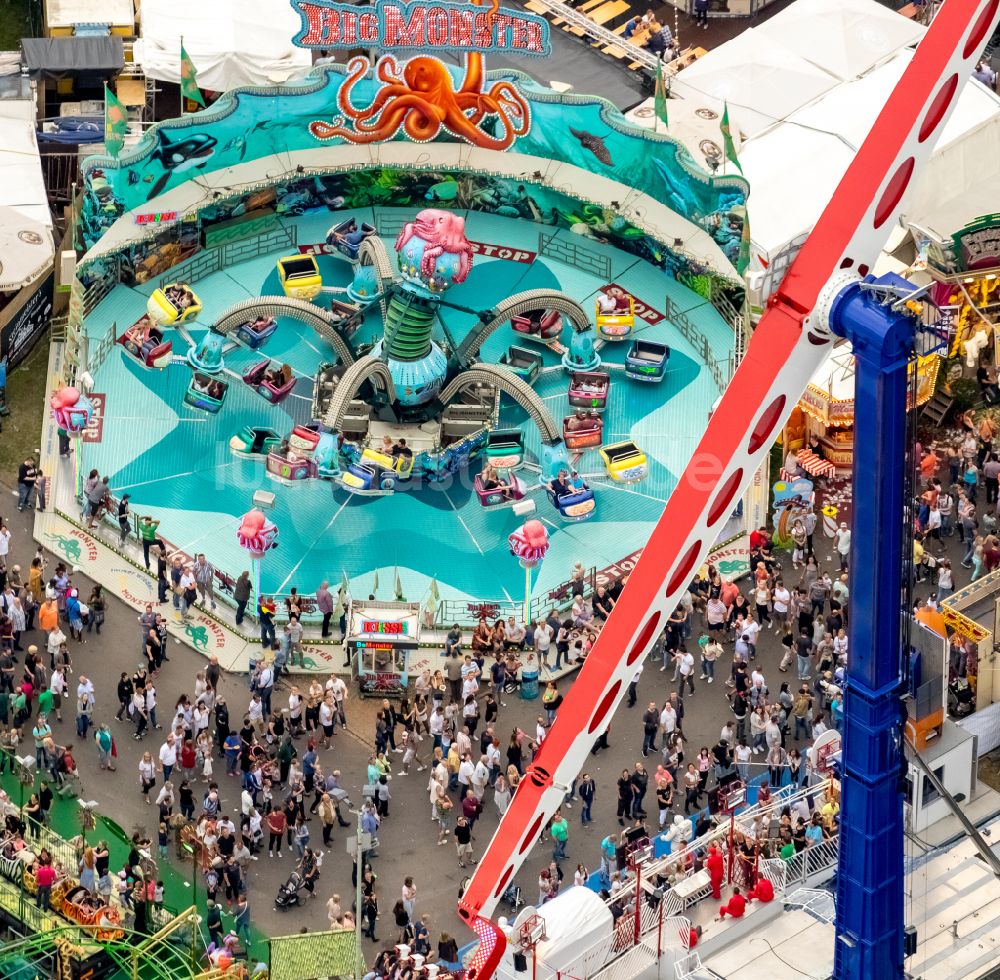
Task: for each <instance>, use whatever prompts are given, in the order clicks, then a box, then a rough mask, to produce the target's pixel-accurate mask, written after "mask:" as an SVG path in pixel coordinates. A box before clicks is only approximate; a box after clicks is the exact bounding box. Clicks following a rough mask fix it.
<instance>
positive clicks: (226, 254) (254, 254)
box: [159, 225, 299, 289]
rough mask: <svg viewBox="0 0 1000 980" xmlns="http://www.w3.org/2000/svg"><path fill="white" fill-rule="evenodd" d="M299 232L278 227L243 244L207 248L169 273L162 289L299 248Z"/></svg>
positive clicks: (178, 264) (175, 266)
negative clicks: (171, 284)
mask: <svg viewBox="0 0 1000 980" xmlns="http://www.w3.org/2000/svg"><path fill="white" fill-rule="evenodd" d="M298 240H299V230H298V226H297V225H288V226H287V227H284V226H281V225H279V226H278V227H276V228H272V229H271V230H270V231H265V232H264V233H263V234H261V235H256V236H254V237H253V238H245V239H243V240H242V241H236V242H226V244H225V245H220V246H218V247H217V248H204V249H201V250H200V251H198V252H195V253H194V254H193V255H191V256H190V257H188V258H186V259H184V261H182V262H178V263H177V265H174V266H172V267H171V268H170V270H169V271H168V272H166V273H165V274H164V275H162V276H160V279H159V287H160V289H163V288H164V287H165V286H167V285H168V284H170V283H173V282H178V281H183V282H187V283H195V282H198V281H200V280H201V279H205V278H207V277H208V276H210V275H211V274H212V273H213V272H220V271H222V270H223V269H226V268H228V267H229V266H230V265H235V264H236V263H238V262H245V261H246V260H247V259H255V258H258V257H259V256H261V255H266V254H268V253H269V252H273V251H274V250H275V249H279V248H285V247H287V246H290V245H297V244H298Z"/></svg>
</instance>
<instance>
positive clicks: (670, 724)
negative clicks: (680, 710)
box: [660, 701, 677, 745]
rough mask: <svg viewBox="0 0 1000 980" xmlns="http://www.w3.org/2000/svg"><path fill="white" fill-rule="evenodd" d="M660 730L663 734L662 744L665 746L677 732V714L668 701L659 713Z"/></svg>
mask: <svg viewBox="0 0 1000 980" xmlns="http://www.w3.org/2000/svg"><path fill="white" fill-rule="evenodd" d="M660 729H661V730H662V732H663V744H664V745H666V744H667V740H668V739H669V738H670V736H671V735H673V733H674V732H675V731H676V730H677V712H676V711H674V706H673V705H672V704H671V703H670V702H669V701H667V702H666V704H664V705H663V710H662V711H661V712H660Z"/></svg>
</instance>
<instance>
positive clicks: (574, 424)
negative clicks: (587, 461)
mask: <svg viewBox="0 0 1000 980" xmlns="http://www.w3.org/2000/svg"><path fill="white" fill-rule="evenodd" d="M562 432H563V442H564V443H565V444H566V448H567V449H592V448H593V447H594V446H599V445H600V444H601V442H602V441H603V437H604V419H602V418H601V416H600V415H599V414H598V413H597V412H576V413H574V414H573V415H567V416H566V417H565V418H564V419H563V424H562Z"/></svg>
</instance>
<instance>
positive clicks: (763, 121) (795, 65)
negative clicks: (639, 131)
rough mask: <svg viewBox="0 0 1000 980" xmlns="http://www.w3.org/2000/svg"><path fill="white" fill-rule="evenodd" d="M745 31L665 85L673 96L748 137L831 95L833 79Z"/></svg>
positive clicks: (756, 32)
mask: <svg viewBox="0 0 1000 980" xmlns="http://www.w3.org/2000/svg"><path fill="white" fill-rule="evenodd" d="M759 35H760V28H750V29H748V30H746V31H744V32H743V33H742V34H738V35H737V36H736V37H734V38H733V39H732V40H731V41H727V42H726V43H725V44H723V45H721V46H720V47H718V48H715V49H713V50H712V51H709V52H708V54H706V55H704V56H702V57H701V58H699V59H698V60H697V61H695V62H694V63H693V64H691V65H689V66H688V67H687V68H685V69H684V70H683V71H680V72H678V73H677V75H676V76H675V77H674V79H673V81H672V82H671V85H670V91H671V94H672V95H673V96H677V97H679V98H682V99H684V100H686V101H693V102H696V103H697V104H698V105H699V106H709V107H711V108H712V109H715V110H716V111H718V112H720V113H721V112H722V108H723V103H727V104H728V105H729V116H730V120H731V122H732V123H733V126H734V129H735V128H737V127H738V128H739V130H740V132H741V133H742V134H743V135H744V136H752V135H753V134H754V133H759V132H761V131H762V130H764V129H766V128H767V127H768V126H770V125H772V124H773V123H775V122H777V121H778V120H780V119H784V118H785V116H787V115H788V114H789V113H791V112H794V111H795V110H796V109H798V108H800V107H801V106H804V105H806V104H807V103H809V102H811V101H812V100H813V99H815V98H817V97H818V96H820V95H822V94H823V93H824V92H828V91H830V89H832V88H833V87H834V86H835V85H836V84H837V79H836V78H834V77H833V76H832V75H830V74H829V73H828V72H825V71H823V70H822V69H821V68H817V67H816V66H815V65H812V64H810V63H809V62H808V61H806V60H805V58H803V57H801V56H800V55H799V54H797V53H796V52H794V51H790V50H789V49H788V48H785V47H783V46H782V45H780V44H777V43H775V42H773V41H768V40H765V39H764V38H761V37H760V36H759Z"/></svg>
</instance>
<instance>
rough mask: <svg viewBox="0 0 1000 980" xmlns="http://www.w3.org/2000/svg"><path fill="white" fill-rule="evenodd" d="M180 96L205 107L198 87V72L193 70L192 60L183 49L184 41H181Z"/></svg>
mask: <svg viewBox="0 0 1000 980" xmlns="http://www.w3.org/2000/svg"><path fill="white" fill-rule="evenodd" d="M181 96H182V97H183V98H185V99H190V100H191V101H192V102H197V103H198V105H200V106H201V107H202V109H204V108H205V100H204V98H202V94H201V92H200V91H199V89H198V72H197V71H195V67H194V62H193V61H192V60H191V59H190V58H189V57H188V53H187V51H185V50H184V42H183V41H182V42H181Z"/></svg>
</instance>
